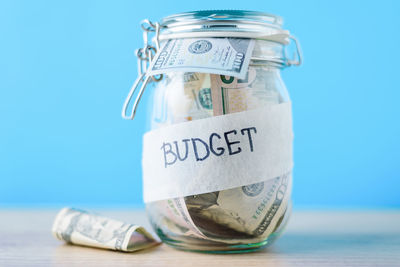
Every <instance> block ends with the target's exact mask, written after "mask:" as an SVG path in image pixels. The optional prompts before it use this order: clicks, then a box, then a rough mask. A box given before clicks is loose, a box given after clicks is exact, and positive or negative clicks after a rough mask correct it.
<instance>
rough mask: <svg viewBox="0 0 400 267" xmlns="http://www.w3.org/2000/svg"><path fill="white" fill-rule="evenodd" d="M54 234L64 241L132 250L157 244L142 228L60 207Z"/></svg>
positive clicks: (54, 224) (54, 225)
mask: <svg viewBox="0 0 400 267" xmlns="http://www.w3.org/2000/svg"><path fill="white" fill-rule="evenodd" d="M52 233H53V235H54V237H56V238H57V239H59V240H63V241H65V242H68V243H72V244H77V245H83V246H90V247H97V248H104V249H111V250H118V251H126V252H132V251H136V250H141V249H145V248H148V247H151V246H154V245H157V244H159V242H157V241H156V240H155V239H154V238H153V237H152V236H151V234H150V233H148V232H147V231H146V230H145V229H144V228H143V227H141V226H137V225H132V224H127V223H123V222H120V221H117V220H113V219H109V218H106V217H102V216H98V215H94V214H91V213H88V212H86V211H82V210H78V209H73V208H64V209H62V210H61V211H60V212H59V213H58V215H57V216H56V219H55V221H54V223H53V227H52Z"/></svg>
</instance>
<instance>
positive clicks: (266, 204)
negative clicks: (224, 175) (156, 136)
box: [185, 174, 291, 239]
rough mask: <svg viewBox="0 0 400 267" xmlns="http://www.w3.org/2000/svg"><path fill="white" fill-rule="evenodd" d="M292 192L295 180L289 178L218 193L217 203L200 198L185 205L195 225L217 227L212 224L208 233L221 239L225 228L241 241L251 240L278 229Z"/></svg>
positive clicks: (190, 200) (280, 178)
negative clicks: (210, 222) (220, 236)
mask: <svg viewBox="0 0 400 267" xmlns="http://www.w3.org/2000/svg"><path fill="white" fill-rule="evenodd" d="M290 192H291V177H290V174H285V175H282V176H280V177H277V178H274V179H271V180H267V181H264V182H261V183H256V184H252V185H247V186H242V187H237V188H233V189H228V190H222V191H219V192H214V193H213V194H216V195H217V197H216V198H215V200H214V201H205V200H202V201H199V200H198V198H199V196H190V197H186V198H185V201H186V205H187V207H188V210H189V212H190V213H191V214H192V216H193V217H194V218H193V219H194V221H195V222H196V221H198V222H200V223H198V224H204V225H205V223H202V220H203V221H204V222H205V221H213V222H214V223H215V224H214V225H213V224H209V223H208V227H207V228H204V230H203V232H204V233H206V234H209V235H210V236H217V235H221V232H222V231H221V229H222V227H225V229H232V230H234V231H236V234H235V235H236V236H237V237H238V238H239V237H241V238H244V239H248V238H250V237H266V236H268V235H269V234H270V233H272V232H273V230H274V229H276V228H277V223H278V222H279V219H280V218H281V217H282V216H283V215H284V212H285V211H286V208H287V206H288V201H289V197H290ZM205 195H207V194H205ZM202 197H203V198H204V197H205V196H202ZM196 198H197V199H196ZM200 198H201V197H200ZM209 199H210V200H211V197H209ZM221 226H222V227H221ZM205 230H206V231H205ZM232 233H233V231H231V234H232Z"/></svg>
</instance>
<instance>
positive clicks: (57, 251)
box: [0, 209, 400, 267]
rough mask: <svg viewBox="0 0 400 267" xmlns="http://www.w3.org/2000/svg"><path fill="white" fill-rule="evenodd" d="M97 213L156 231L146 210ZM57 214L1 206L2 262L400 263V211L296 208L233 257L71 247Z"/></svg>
mask: <svg viewBox="0 0 400 267" xmlns="http://www.w3.org/2000/svg"><path fill="white" fill-rule="evenodd" d="M96 212H98V213H101V214H102V215H105V216H108V217H112V218H116V219H119V220H123V221H126V222H131V223H137V224H141V225H143V226H145V227H146V228H147V229H150V227H149V225H148V222H147V219H146V216H145V214H144V212H143V211H137V210H136V211H135V210H119V211H109V210H96ZM56 213H57V210H29V209H25V210H24V209H19V210H11V209H2V210H0V266H208V267H211V266H265V267H266V266H400V211H397V212H396V211H390V212H389V211H380V212H377V211H370V212H350V211H347V212H294V213H293V215H292V218H291V220H290V222H289V225H288V227H287V229H286V231H285V233H284V234H283V236H282V237H281V238H280V239H279V240H278V241H277V242H276V243H274V244H273V245H272V246H271V247H269V248H267V249H264V250H261V251H258V252H253V253H247V254H230V255H218V254H202V253H194V252H184V251H178V250H175V249H173V248H170V247H168V246H166V245H164V244H163V245H160V246H158V247H155V248H152V249H148V250H144V251H140V252H134V253H122V252H114V251H107V250H101V249H94V248H87V247H79V246H73V245H67V244H64V243H63V242H61V241H58V240H56V239H54V238H53V236H52V235H51V234H50V228H51V225H52V221H53V219H54V216H55V214H56Z"/></svg>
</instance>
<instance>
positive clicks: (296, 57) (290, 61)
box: [284, 35, 303, 66]
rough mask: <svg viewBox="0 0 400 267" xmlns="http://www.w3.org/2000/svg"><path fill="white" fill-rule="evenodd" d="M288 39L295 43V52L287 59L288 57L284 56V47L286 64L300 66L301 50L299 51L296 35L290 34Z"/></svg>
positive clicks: (301, 61) (301, 59)
mask: <svg viewBox="0 0 400 267" xmlns="http://www.w3.org/2000/svg"><path fill="white" fill-rule="evenodd" d="M289 39H290V40H292V41H293V42H294V44H295V45H296V52H295V53H293V59H288V57H287V56H286V48H285V49H284V53H285V58H286V59H287V60H286V65H287V66H293V65H294V66H300V65H301V63H303V52H302V51H301V47H300V43H299V41H297V39H296V37H294V36H293V35H290V36H289ZM296 54H297V55H296Z"/></svg>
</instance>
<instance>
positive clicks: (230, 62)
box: [148, 38, 254, 78]
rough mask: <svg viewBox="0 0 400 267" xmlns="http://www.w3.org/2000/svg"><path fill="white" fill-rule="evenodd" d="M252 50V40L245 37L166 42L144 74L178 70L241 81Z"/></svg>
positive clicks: (183, 39)
mask: <svg viewBox="0 0 400 267" xmlns="http://www.w3.org/2000/svg"><path fill="white" fill-rule="evenodd" d="M253 49H254V39H248V38H182V39H170V40H168V41H166V43H165V45H164V46H163V47H162V48H161V49H160V51H158V52H157V54H156V56H155V58H154V60H153V62H152V64H151V66H150V68H149V71H148V75H157V74H162V73H166V72H172V71H178V72H198V73H199V72H201V73H215V74H223V75H229V76H235V77H239V78H244V77H245V75H246V72H247V69H248V66H249V63H250V58H251V54H252V52H253Z"/></svg>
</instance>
